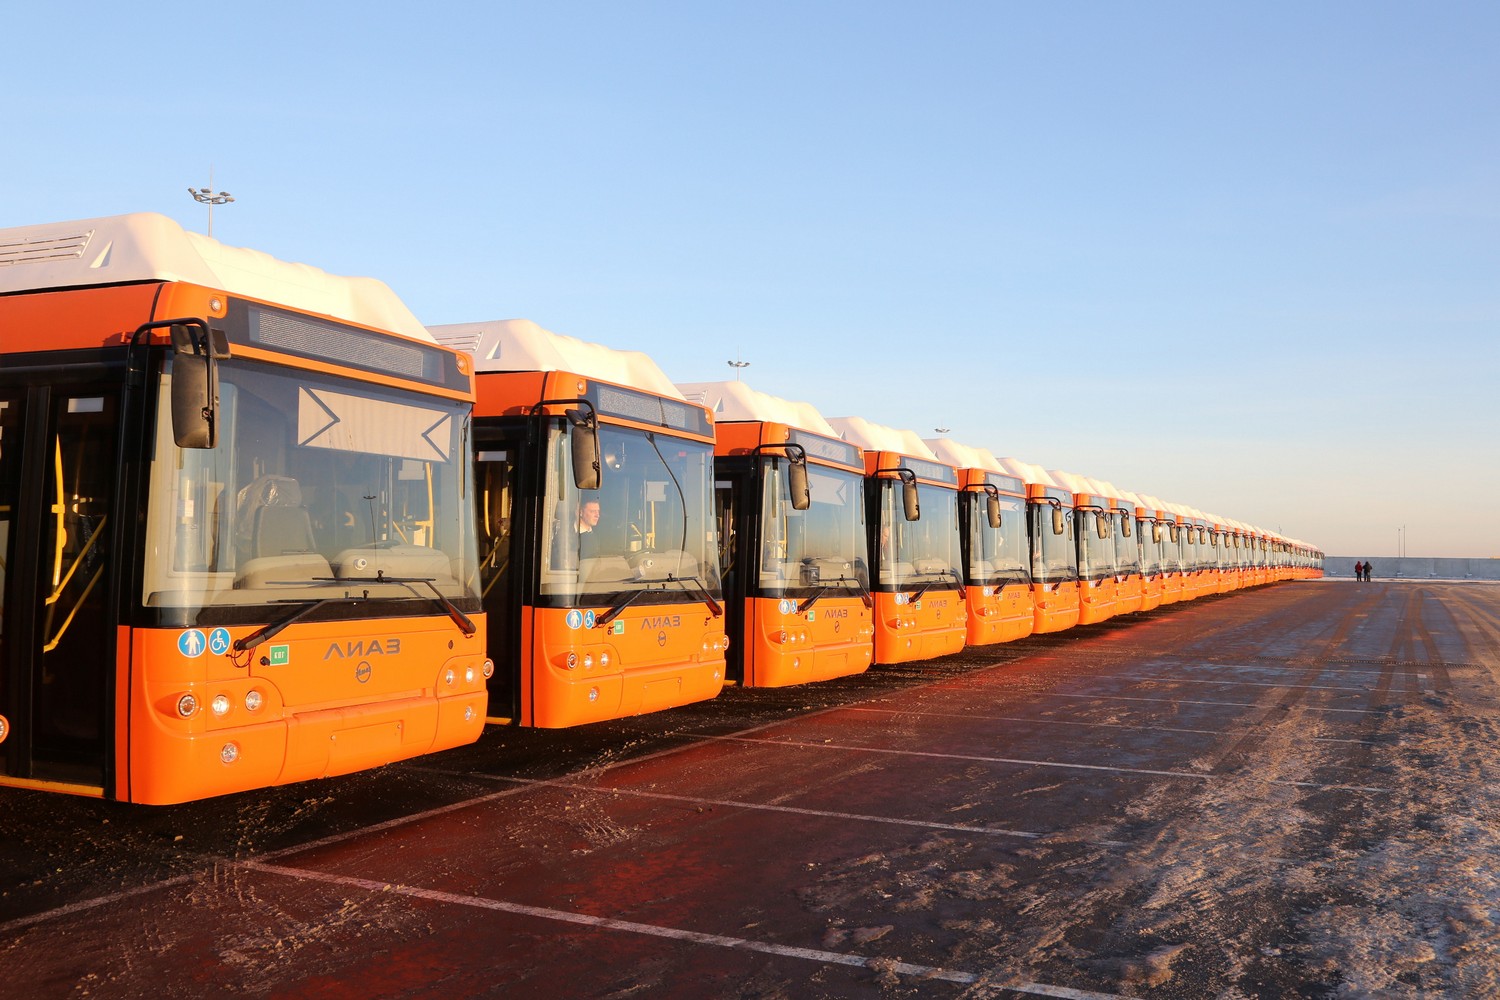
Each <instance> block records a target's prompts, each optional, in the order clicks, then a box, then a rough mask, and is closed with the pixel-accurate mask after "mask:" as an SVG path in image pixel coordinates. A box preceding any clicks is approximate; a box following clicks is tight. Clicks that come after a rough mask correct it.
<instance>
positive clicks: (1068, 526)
mask: <svg viewBox="0 0 1500 1000" xmlns="http://www.w3.org/2000/svg"><path fill="white" fill-rule="evenodd" d="M1000 464H1001V465H1002V466H1004V467H1005V470H1006V471H1007V472H1009V473H1010V474H1011V475H1013V476H1015V477H1017V478H1018V479H1020V480H1021V481H1022V482H1024V483H1025V484H1026V529H1027V530H1026V535H1027V539H1028V541H1029V543H1030V546H1031V598H1032V614H1033V616H1034V619H1035V620H1034V622H1033V623H1032V629H1031V631H1032V632H1033V633H1037V634H1040V633H1044V632H1060V631H1062V630H1063V629H1068V628H1072V627H1073V626H1074V625H1077V624H1078V591H1079V582H1078V548H1077V543H1076V541H1075V539H1074V516H1075V514H1076V511H1075V510H1074V509H1073V492H1072V491H1071V490H1069V489H1067V488H1065V487H1063V486H1061V485H1059V484H1058V483H1057V482H1056V481H1054V480H1053V479H1052V477H1051V476H1050V475H1048V473H1047V471H1046V470H1045V469H1043V468H1042V467H1041V466H1039V465H1032V464H1030V463H1028V462H1021V461H1018V460H1017V459H1014V458H1002V459H1001V460H1000Z"/></svg>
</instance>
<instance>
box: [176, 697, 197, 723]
mask: <svg viewBox="0 0 1500 1000" xmlns="http://www.w3.org/2000/svg"><path fill="white" fill-rule="evenodd" d="M197 713H198V699H197V698H196V697H195V696H193V695H192V694H191V693H189V694H185V695H183V696H182V697H181V698H178V699H177V714H178V715H180V716H182V717H183V718H184V719H191V718H192V717H193V716H194V715H196V714H197Z"/></svg>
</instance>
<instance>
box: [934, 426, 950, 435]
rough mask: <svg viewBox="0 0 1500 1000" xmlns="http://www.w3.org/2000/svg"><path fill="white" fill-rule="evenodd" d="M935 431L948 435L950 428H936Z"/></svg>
mask: <svg viewBox="0 0 1500 1000" xmlns="http://www.w3.org/2000/svg"><path fill="white" fill-rule="evenodd" d="M933 430H934V431H936V432H937V433H939V434H947V433H948V430H949V428H947V427H934V428H933Z"/></svg>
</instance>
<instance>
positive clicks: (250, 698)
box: [245, 690, 265, 712]
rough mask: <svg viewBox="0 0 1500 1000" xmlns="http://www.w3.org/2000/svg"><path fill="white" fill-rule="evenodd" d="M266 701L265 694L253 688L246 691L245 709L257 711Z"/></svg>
mask: <svg viewBox="0 0 1500 1000" xmlns="http://www.w3.org/2000/svg"><path fill="white" fill-rule="evenodd" d="M264 703H265V696H264V695H262V694H261V693H260V692H259V691H255V690H251V691H247V692H245V711H247V712H257V711H259V710H260V706H261V705H262V704H264Z"/></svg>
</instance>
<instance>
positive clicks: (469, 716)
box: [464, 705, 474, 722]
mask: <svg viewBox="0 0 1500 1000" xmlns="http://www.w3.org/2000/svg"><path fill="white" fill-rule="evenodd" d="M464 721H465V722H473V721H474V706H473V705H465V706H464Z"/></svg>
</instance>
